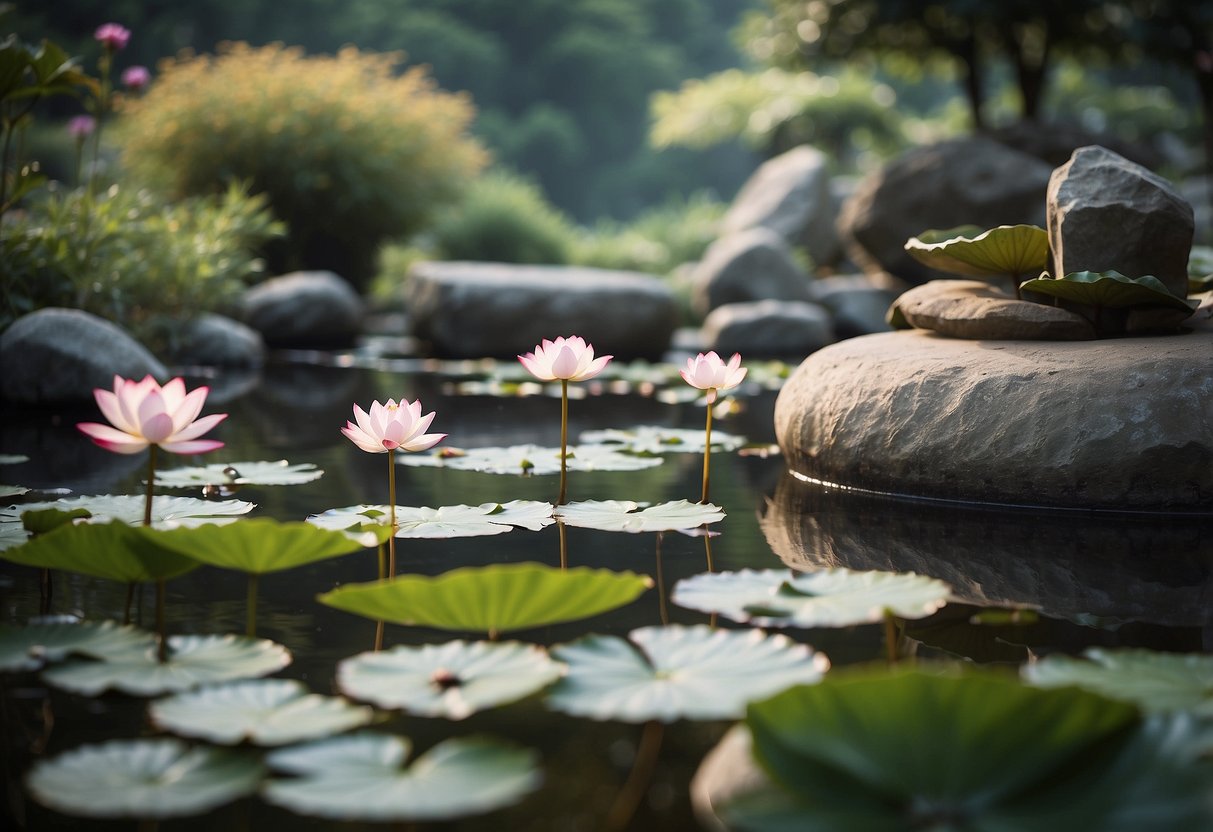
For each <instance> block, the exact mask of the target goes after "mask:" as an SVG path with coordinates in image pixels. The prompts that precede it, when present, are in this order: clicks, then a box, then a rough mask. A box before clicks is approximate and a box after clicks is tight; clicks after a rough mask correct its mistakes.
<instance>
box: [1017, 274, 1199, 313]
mask: <svg viewBox="0 0 1213 832" xmlns="http://www.w3.org/2000/svg"><path fill="white" fill-rule="evenodd" d="M1019 288H1020V289H1022V290H1023V291H1025V292H1036V293H1038V294H1042V295H1049V296H1050V297H1056V298H1061V299H1062V300H1068V301H1072V302H1074V303H1083V304H1087V305H1089V306H1104V307H1110V308H1124V307H1127V306H1165V307H1168V308H1171V309H1182V310H1184V311H1186V312H1191V311H1192V310H1193V308H1194V307H1193V306H1191V305H1189V304H1188V302H1187V301H1185V300H1183V299H1182V298H1177V297H1175V295H1173V294H1171V293H1170V292H1168V291H1167V287H1166V286H1164V285H1163V283H1162V281H1161V280H1159V279H1158V278H1157V277H1154V276H1153V275H1146V276H1145V277H1125V276H1124V275H1123V274H1121V273H1120V272H1117V271H1106V272H1071V273H1070V274H1067V275H1066V276H1065V277H1062V278H1051V277H1049V276H1048V275H1041V276H1040V277H1038V278H1036V279H1035V280H1027V281H1024V282H1023V283H1021V284H1019Z"/></svg>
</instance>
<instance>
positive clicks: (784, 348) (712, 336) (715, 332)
mask: <svg viewBox="0 0 1213 832" xmlns="http://www.w3.org/2000/svg"><path fill="white" fill-rule="evenodd" d="M702 332H703V342H704V344H705V345H706V346H707V348H708V349H710V350H715V351H716V352H718V353H720V354H721V355H724V354H726V353H734V352H739V353H742V354H743V355H746V356H750V357H752V358H753V357H764V358H770V357H788V356H795V357H796V358H798V359H799V358H803V357H804V356H806V355H808V354H809V353H811V352H813V351H814V350H819V349H821V348H822V347H824V346H825V345H826V344H832V343H834V325H833V323H832V322H831V320H830V313H829V312H827V311H826V309H825V307H823V306H819V305H817V304H816V303H804V302H801V301H780V300H759V301H752V302H750V303H726V304H725V305H724V306H718V307H716V308H715V309H714V310H712V313H711V314H710V315H708V316H707V318H705V319H704V322H703V330H702Z"/></svg>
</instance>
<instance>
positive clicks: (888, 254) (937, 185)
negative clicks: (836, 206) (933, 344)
mask: <svg viewBox="0 0 1213 832" xmlns="http://www.w3.org/2000/svg"><path fill="white" fill-rule="evenodd" d="M1052 172H1053V169H1052V168H1051V167H1050V166H1049V165H1047V164H1045V163H1044V162H1042V161H1040V160H1039V159H1037V158H1035V157H1033V156H1029V155H1027V154H1026V153H1020V152H1019V151H1016V150H1012V149H1010V148H1008V147H1006V146H1004V145H1001V144H999V143H998V142H996V141H994V140H992V139H987V138H981V137H973V138H964V139H951V140H949V141H944V142H939V143H937V144H933V145H927V146H925V147H919V148H915V149H914V150H911V151H909V152H908V153H906V154H904V155H902V156H900V157H899V158H897V159H894V160H893V161H891V162H889V163H888V164H886V165H885V166H884V167H882V168H880V169H879V170H877V171H874V172H873V173H871V174H869V175H868V176H867V177H865V178H864V179H863V181H862V182H860V183H859V186H858V187H857V188H856V189H855V193H854V194H853V195H852V196H851V198H850V199H848V200H847V201H846V203H844V204H843V206H842V212H841V214H840V215H839V217H838V230H839V233H840V234H841V235H842V239H843V244H844V245H845V246H846V249H847V253H848V254H849V255H850V257H851V259H852V260H853V261H854V262H855V263H856V264H857V265H858V266H860V268H862V269H863V270H864V271H868V272H876V271H887V272H889V273H891V274H894V275H896V276H898V277H901V278H903V279H905V280H908V281H910V282H912V283H923V282H925V281H927V280H930V279H933V278H940V277H946V276H947V275H945V274H943V273H942V272H938V271H934V270H932V269H929V268H927V267H926V266H924V265H922V264H921V263H919V262H918V261H917V260H915V259H914V258H913V257H911V256H910V255H909V254H907V253H906V251H905V244H906V240H908V239H909V238H911V237H914V236H917V235H918V234H920V233H922V232H923V231H926V230H928V229H932V228H937V229H944V228H955V227H956V226H958V225H970V224H972V225H978V226H981V227H982V228H994V227H995V226H998V225H1015V224H1019V223H1027V224H1031V225H1042V226H1043V225H1044V221H1045V191H1046V189H1047V188H1048V184H1049V175H1050V174H1051V173H1052Z"/></svg>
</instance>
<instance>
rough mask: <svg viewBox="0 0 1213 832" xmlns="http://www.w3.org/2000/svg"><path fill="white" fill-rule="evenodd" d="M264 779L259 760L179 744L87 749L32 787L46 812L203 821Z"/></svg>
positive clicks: (37, 768)
mask: <svg viewBox="0 0 1213 832" xmlns="http://www.w3.org/2000/svg"><path fill="white" fill-rule="evenodd" d="M264 775H265V769H264V768H263V767H262V765H261V763H260V762H259V761H258V760H257V758H256V757H254V756H252V755H248V754H241V753H237V752H234V751H228V750H225V749H218V748H205V747H198V748H191V747H190V746H188V745H186V744H185V743H183V742H181V741H180V740H175V739H156V740H129V741H115V742H107V743H102V744H100V745H86V746H83V747H81V748H77V749H75V750H73V751H68V752H65V753H63V754H60V755H59V756H58V757H54V758H53V759H50V760H40V761H39V762H37V763H35V764H34V767H33V769H31V771H30V773H29V776H28V777H27V778H26V783H27V784H28V786H29V790H30V793H31V794H32V795H33V796H34V798H35V799H36V800H37V801H38V802H39V803H41V804H43V805H44V806H49V807H50V808H52V809H54V810H55V811H58V812H63V813H64V814H68V815H78V816H81V817H90V818H119V817H130V818H141V819H154V818H171V817H182V816H188V815H197V814H201V813H202V812H205V811H208V810H210V809H214V808H217V807H219V806H222V805H223V804H225V803H229V802H231V801H233V800H235V799H237V798H240V797H244V796H245V795H249V794H252V793H253V792H255V791H256V790H257V785H258V784H259V783H260V782H261V779H262V777H263V776H264Z"/></svg>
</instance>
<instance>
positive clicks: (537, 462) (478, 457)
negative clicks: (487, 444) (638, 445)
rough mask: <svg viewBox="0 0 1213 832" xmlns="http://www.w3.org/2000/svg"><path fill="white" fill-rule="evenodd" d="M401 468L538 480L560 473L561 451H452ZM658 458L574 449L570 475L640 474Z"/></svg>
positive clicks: (407, 458) (411, 457) (412, 458)
mask: <svg viewBox="0 0 1213 832" xmlns="http://www.w3.org/2000/svg"><path fill="white" fill-rule="evenodd" d="M396 461H397V462H399V463H400V464H401V465H411V466H421V467H430V468H453V469H455V470H457V471H479V472H481V473H484V474H527V475H530V476H539V475H545V474H559V473H560V449H559V448H545V447H540V446H538V445H511V446H509V447H504V448H470V449H467V450H464V451H460V452H458V453H457V454H454V455H452V451H451V449H450V448H447V449H445V450H438V451H434V452H432V453H429V454H401V455H400V456H398V457H396ZM661 463H662V459H661V457H659V456H640V455H637V454H632V453H624V452H623V451H621V450H618V449H617V448H614V447H612V446H610V445H574V446H570V447H569V449H568V458H567V459H566V468H567V469H568V470H569V471H640V470H642V469H644V468H652V467H654V466H657V465H660V464H661Z"/></svg>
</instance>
